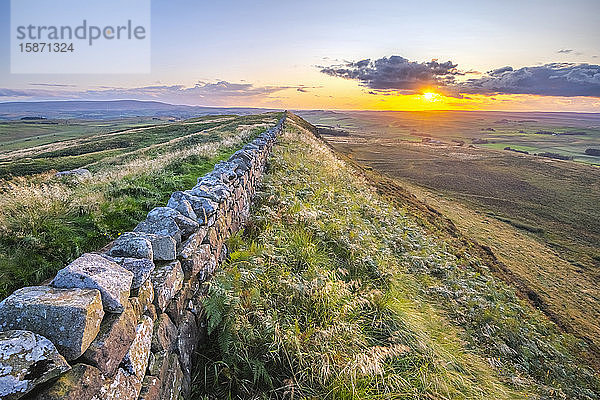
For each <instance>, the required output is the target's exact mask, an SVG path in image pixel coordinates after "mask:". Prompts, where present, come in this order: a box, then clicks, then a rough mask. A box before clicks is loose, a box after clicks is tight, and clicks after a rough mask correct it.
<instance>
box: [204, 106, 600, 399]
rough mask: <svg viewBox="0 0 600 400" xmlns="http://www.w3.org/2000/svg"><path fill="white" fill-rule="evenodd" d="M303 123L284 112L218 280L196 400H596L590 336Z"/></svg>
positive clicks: (209, 306) (599, 389)
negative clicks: (584, 338)
mask: <svg viewBox="0 0 600 400" xmlns="http://www.w3.org/2000/svg"><path fill="white" fill-rule="evenodd" d="M292 121H293V122H292ZM307 129H310V126H309V125H308V124H306V123H304V122H303V121H302V120H299V119H296V118H295V117H291V120H288V123H287V127H286V134H285V137H284V138H283V139H282V140H281V143H280V144H279V145H278V146H276V148H275V150H274V155H273V157H272V161H271V167H270V170H269V173H268V174H267V176H266V178H265V184H264V188H263V191H262V192H261V193H260V194H259V196H258V198H257V201H256V204H255V206H254V209H253V216H252V219H251V222H250V224H249V226H248V228H247V229H246V230H245V232H244V234H243V235H240V236H236V237H234V238H233V239H232V240H231V241H230V243H229V245H230V246H229V247H230V250H231V251H232V253H231V261H230V262H229V263H228V264H227V265H226V266H225V267H224V269H223V270H222V271H220V272H219V273H218V274H217V276H216V277H215V279H214V280H213V281H212V283H211V286H210V291H209V295H208V296H207V298H206V300H205V306H206V311H207V316H208V321H209V331H210V337H209V339H210V343H209V345H208V347H207V349H206V352H205V353H203V358H202V359H201V362H200V363H199V365H198V366H197V368H196V381H195V382H196V387H195V390H196V393H195V394H196V396H197V397H205V398H225V397H239V398H250V397H252V398H279V397H291V398H413V399H414V398H435V399H446V398H459V399H460V398H462V399H489V398H497V399H508V398H525V397H528V396H531V397H537V396H538V395H542V396H544V397H546V398H572V399H595V398H598V396H599V394H600V384H599V382H598V379H597V377H596V376H595V375H594V373H593V372H592V371H591V370H590V369H588V368H586V367H585V366H584V365H583V364H582V362H581V361H580V355H581V352H583V351H585V350H586V345H585V344H584V343H583V342H581V341H578V340H576V339H574V338H573V337H571V336H569V335H565V334H561V333H560V332H559V331H558V330H557V329H556V327H555V326H554V325H553V324H552V323H550V322H549V321H547V319H546V318H545V317H544V316H543V315H542V314H541V313H539V312H537V311H536V310H535V309H533V308H532V307H530V306H529V305H528V304H527V303H525V302H523V301H521V300H519V298H518V297H517V296H516V295H515V293H514V291H513V290H512V289H510V288H508V287H507V286H506V285H505V284H503V283H502V282H501V281H499V280H497V279H495V278H494V277H493V275H492V274H491V272H490V271H489V270H488V269H487V268H486V266H485V265H483V264H482V263H481V261H480V260H478V259H477V257H475V256H473V255H472V254H469V253H467V252H463V253H462V254H454V252H453V250H454V248H453V246H452V245H451V244H449V243H445V242H444V241H441V240H438V239H436V238H435V237H434V236H433V235H428V234H427V233H426V232H425V231H424V230H423V228H422V227H421V226H420V225H419V224H418V219H416V218H414V217H413V215H412V213H411V212H409V211H408V208H403V207H396V206H394V205H393V204H392V203H390V202H388V201H386V200H385V199H384V198H383V197H382V196H380V195H378V194H377V193H376V192H375V191H374V190H373V187H372V186H370V185H369V184H368V183H367V182H366V181H364V180H363V179H361V178H359V177H358V176H357V175H356V174H355V173H354V170H352V169H351V168H349V167H348V166H347V165H345V164H344V163H342V162H340V161H338V160H337V159H335V157H334V156H333V154H332V153H331V152H330V151H329V150H328V148H327V147H326V146H324V145H323V144H322V143H320V142H319V141H317V140H315V139H314V138H312V136H311V133H310V131H309V130H307Z"/></svg>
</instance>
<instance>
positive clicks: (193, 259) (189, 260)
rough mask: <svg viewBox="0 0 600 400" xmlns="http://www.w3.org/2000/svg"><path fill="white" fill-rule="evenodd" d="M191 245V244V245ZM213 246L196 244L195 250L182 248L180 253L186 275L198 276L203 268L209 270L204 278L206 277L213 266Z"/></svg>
mask: <svg viewBox="0 0 600 400" xmlns="http://www.w3.org/2000/svg"><path fill="white" fill-rule="evenodd" d="M190 247H191V246H190ZM211 254H212V252H211V247H210V245H209V244H200V245H196V246H195V248H194V249H193V250H191V249H182V251H181V252H180V254H179V257H180V259H181V267H182V268H183V272H184V273H185V274H186V276H196V275H198V273H199V272H200V271H202V270H207V271H206V272H205V273H204V274H203V276H202V277H201V278H202V279H203V278H205V277H206V276H207V275H208V273H209V272H211V271H209V270H210V269H211V268H210V267H211V266H210V265H209V264H210V262H211Z"/></svg>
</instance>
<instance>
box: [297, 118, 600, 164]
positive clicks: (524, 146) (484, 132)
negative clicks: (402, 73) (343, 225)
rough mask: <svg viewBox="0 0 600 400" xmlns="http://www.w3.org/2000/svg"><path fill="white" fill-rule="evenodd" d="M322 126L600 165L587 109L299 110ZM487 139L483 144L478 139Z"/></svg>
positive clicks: (597, 131)
mask: <svg viewBox="0 0 600 400" xmlns="http://www.w3.org/2000/svg"><path fill="white" fill-rule="evenodd" d="M298 115H300V116H302V117H304V118H306V119H307V120H308V121H310V122H311V123H314V124H316V125H319V126H328V127H332V128H338V129H340V130H342V131H348V132H352V133H353V135H352V136H353V138H357V137H360V138H364V139H369V140H371V139H373V138H378V139H383V140H385V141H386V142H387V143H390V142H392V143H393V142H394V141H401V140H405V141H411V142H421V141H422V140H423V139H427V138H430V139H433V140H437V141H441V142H445V143H450V144H458V143H460V142H464V145H466V146H469V145H471V144H474V145H475V146H477V147H484V148H489V149H499V150H502V149H504V148H505V147H511V148H513V149H517V150H524V151H528V152H530V153H544V152H548V153H558V154H561V155H564V156H568V157H573V158H574V160H575V161H580V162H584V163H590V164H596V165H600V157H594V156H590V155H586V154H585V150H586V149H588V148H598V147H599V146H600V115H599V114H584V113H542V112H528V113H510V112H481V111H480V112H469V111H424V112H404V111H403V112H369V111H355V112H352V111H348V112H341V111H299V112H298ZM482 141H483V142H485V141H487V143H478V142H482Z"/></svg>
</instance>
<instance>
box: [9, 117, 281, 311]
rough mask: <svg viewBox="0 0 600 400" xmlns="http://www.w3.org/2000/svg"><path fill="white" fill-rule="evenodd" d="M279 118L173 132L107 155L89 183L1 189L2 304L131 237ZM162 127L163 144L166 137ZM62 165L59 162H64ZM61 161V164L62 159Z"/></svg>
mask: <svg viewBox="0 0 600 400" xmlns="http://www.w3.org/2000/svg"><path fill="white" fill-rule="evenodd" d="M277 118H278V115H277V114H265V115H261V116H250V117H237V118H236V119H235V120H233V121H227V122H223V123H222V124H219V125H216V126H213V127H211V128H209V129H210V130H209V131H208V132H203V133H197V130H198V127H195V128H194V129H193V131H192V133H190V134H189V135H185V136H181V135H180V132H178V131H175V132H174V133H173V136H172V137H171V138H170V140H169V141H166V142H165V141H163V140H162V139H161V141H159V142H158V143H155V144H154V145H146V146H145V147H143V148H138V147H139V146H137V145H136V147H135V148H134V149H133V150H132V151H131V152H129V153H125V154H117V155H115V154H113V153H110V152H108V153H105V158H102V159H100V162H99V163H98V164H96V165H91V166H88V165H85V166H86V167H89V168H90V169H91V170H92V171H93V172H94V174H93V176H92V178H91V179H89V180H84V181H79V180H77V179H69V178H62V179H61V178H56V177H54V174H53V173H52V172H49V173H43V174H36V175H31V176H22V177H17V178H13V179H11V180H9V181H4V182H3V183H2V188H3V190H2V196H1V197H0V299H2V298H4V297H6V296H7V295H8V294H10V293H11V292H12V291H13V290H15V289H17V288H19V287H22V286H27V285H32V284H37V283H39V282H41V281H43V280H45V279H48V278H50V277H52V276H53V275H54V274H55V273H56V271H57V270H58V269H60V268H63V267H64V266H65V265H66V264H67V263H69V262H70V261H72V260H73V259H75V258H76V257H78V256H79V255H81V254H82V253H83V252H87V251H93V250H97V249H100V248H101V247H103V246H104V245H106V244H107V243H108V242H109V241H110V240H112V239H114V238H115V237H116V236H117V235H118V234H120V233H121V232H124V231H128V230H131V229H133V228H134V227H135V225H136V224H137V223H138V222H139V221H141V220H143V219H144V218H145V216H146V214H147V212H148V211H150V210H151V209H152V208H154V207H157V206H162V205H165V204H166V202H167V201H168V199H169V197H170V195H171V193H172V192H174V191H177V190H185V189H189V188H191V187H193V186H194V185H195V184H196V179H197V177H199V176H202V175H204V174H205V173H207V172H209V171H210V170H211V169H212V168H213V166H214V164H215V163H216V162H218V161H221V160H223V159H226V158H228V157H229V156H230V155H231V154H232V153H233V152H234V151H236V150H237V149H238V148H239V147H240V146H241V145H242V144H243V143H245V142H246V141H248V140H251V139H252V138H253V137H254V136H255V135H256V134H258V133H260V132H261V131H263V130H264V127H265V126H267V125H270V124H273V123H274V122H275V121H276V119H277ZM163 128H164V127H161V128H160V132H161V133H160V134H161V137H168V134H169V133H168V131H165V130H164V129H163ZM59 159H61V158H59ZM62 159H64V157H62Z"/></svg>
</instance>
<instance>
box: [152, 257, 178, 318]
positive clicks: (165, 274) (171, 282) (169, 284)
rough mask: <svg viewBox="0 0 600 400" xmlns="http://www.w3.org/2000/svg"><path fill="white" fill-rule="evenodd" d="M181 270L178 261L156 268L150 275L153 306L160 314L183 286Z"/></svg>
mask: <svg viewBox="0 0 600 400" xmlns="http://www.w3.org/2000/svg"><path fill="white" fill-rule="evenodd" d="M183 277H184V275H183V270H182V269H181V263H180V262H179V261H173V262H171V263H168V264H165V265H162V266H157V267H156V269H155V270H154V272H153V273H152V277H151V279H152V284H153V285H154V304H156V306H157V307H158V309H159V310H160V311H161V312H162V311H164V310H165V308H166V307H167V305H168V304H169V302H170V301H171V299H172V298H173V297H174V296H175V294H176V293H177V292H178V291H179V289H181V287H182V285H183Z"/></svg>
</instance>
